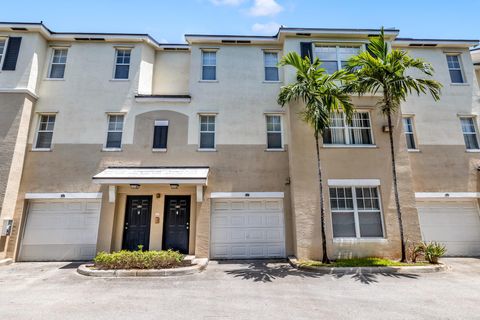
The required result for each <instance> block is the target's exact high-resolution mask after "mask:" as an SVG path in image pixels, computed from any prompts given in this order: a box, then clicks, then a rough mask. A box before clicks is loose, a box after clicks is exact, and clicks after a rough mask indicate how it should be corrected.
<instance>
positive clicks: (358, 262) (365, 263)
mask: <svg viewBox="0 0 480 320" xmlns="http://www.w3.org/2000/svg"><path fill="white" fill-rule="evenodd" d="M299 265H300V267H405V266H425V265H428V263H422V262H417V263H403V262H399V261H395V260H390V259H384V258H353V259H338V260H335V261H332V262H331V263H329V264H323V263H322V262H320V261H313V260H306V261H300V262H299Z"/></svg>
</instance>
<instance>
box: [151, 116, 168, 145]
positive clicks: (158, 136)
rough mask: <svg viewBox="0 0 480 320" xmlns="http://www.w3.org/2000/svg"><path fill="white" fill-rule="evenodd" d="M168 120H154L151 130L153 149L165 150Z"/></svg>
mask: <svg viewBox="0 0 480 320" xmlns="http://www.w3.org/2000/svg"><path fill="white" fill-rule="evenodd" d="M167 140H168V120H156V121H155V128H154V130H153V149H154V150H162V151H166V150H167Z"/></svg>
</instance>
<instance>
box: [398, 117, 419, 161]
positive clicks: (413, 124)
mask: <svg viewBox="0 0 480 320" xmlns="http://www.w3.org/2000/svg"><path fill="white" fill-rule="evenodd" d="M404 118H409V119H411V120H412V133H411V134H412V135H413V142H414V143H415V148H414V149H409V148H408V145H407V151H408V152H420V149H418V139H417V128H416V127H415V116H414V115H413V114H404V115H402V125H403V119H404ZM403 131H404V132H403V133H404V135H405V143H406V142H407V141H406V139H407V132H406V131H405V127H404V128H403Z"/></svg>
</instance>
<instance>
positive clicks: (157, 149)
mask: <svg viewBox="0 0 480 320" xmlns="http://www.w3.org/2000/svg"><path fill="white" fill-rule="evenodd" d="M152 152H167V149H163V148H153V149H152Z"/></svg>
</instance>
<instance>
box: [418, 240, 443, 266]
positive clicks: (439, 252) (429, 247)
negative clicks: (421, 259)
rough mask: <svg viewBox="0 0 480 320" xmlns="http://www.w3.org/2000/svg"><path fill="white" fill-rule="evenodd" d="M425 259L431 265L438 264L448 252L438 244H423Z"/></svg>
mask: <svg viewBox="0 0 480 320" xmlns="http://www.w3.org/2000/svg"><path fill="white" fill-rule="evenodd" d="M422 246H423V254H424V255H425V259H427V261H428V262H430V263H438V258H440V257H443V256H444V255H445V253H446V252H447V249H446V248H445V246H444V245H443V244H441V243H438V242H429V243H425V242H423V243H422Z"/></svg>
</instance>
